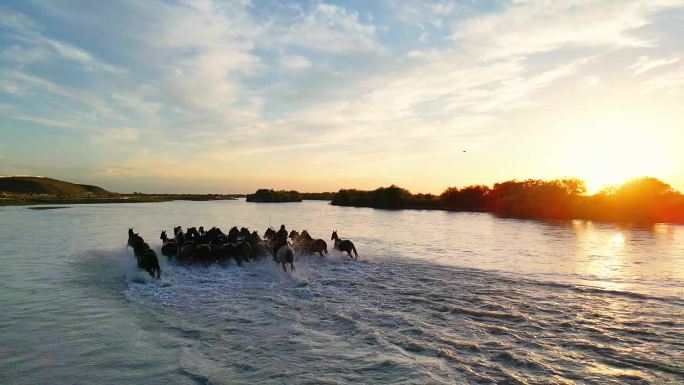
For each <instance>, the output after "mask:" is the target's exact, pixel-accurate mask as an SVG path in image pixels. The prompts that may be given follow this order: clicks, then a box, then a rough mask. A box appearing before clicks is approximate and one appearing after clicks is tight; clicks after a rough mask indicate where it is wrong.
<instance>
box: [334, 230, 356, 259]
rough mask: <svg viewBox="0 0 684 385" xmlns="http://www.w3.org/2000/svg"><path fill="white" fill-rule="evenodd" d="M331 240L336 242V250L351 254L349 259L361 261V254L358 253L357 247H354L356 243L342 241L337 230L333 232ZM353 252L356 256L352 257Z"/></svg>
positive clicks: (346, 240)
mask: <svg viewBox="0 0 684 385" xmlns="http://www.w3.org/2000/svg"><path fill="white" fill-rule="evenodd" d="M330 239H331V240H334V241H335V245H334V246H333V247H334V248H335V249H337V250H339V251H344V252H346V253H347V254H349V257H351V258H352V259H354V260H357V259H359V253H357V252H356V247H354V243H352V241H350V240H348V239H340V237H338V236H337V230H334V231H333V232H332V235H331V236H330ZM352 251H353V252H354V255H352V253H351V252H352Z"/></svg>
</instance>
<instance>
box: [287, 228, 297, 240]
mask: <svg viewBox="0 0 684 385" xmlns="http://www.w3.org/2000/svg"><path fill="white" fill-rule="evenodd" d="M298 236H299V233H298V232H297V231H295V230H292V231H290V235H288V238H290V239H292V240H294V239H295V238H297V237H298Z"/></svg>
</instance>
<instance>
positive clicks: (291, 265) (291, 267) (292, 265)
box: [290, 261, 295, 271]
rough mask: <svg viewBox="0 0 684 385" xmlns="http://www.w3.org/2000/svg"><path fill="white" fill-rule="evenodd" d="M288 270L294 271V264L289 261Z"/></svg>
mask: <svg viewBox="0 0 684 385" xmlns="http://www.w3.org/2000/svg"><path fill="white" fill-rule="evenodd" d="M290 269H291V271H295V267H294V263H292V261H290Z"/></svg>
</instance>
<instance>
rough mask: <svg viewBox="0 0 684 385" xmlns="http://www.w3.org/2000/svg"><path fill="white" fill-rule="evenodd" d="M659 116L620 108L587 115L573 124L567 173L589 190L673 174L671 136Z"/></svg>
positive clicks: (594, 191)
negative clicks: (584, 183) (609, 111)
mask: <svg viewBox="0 0 684 385" xmlns="http://www.w3.org/2000/svg"><path fill="white" fill-rule="evenodd" d="M666 126H667V125H666V124H663V122H662V117H659V116H654V115H649V114H647V113H643V111H642V112H641V113H638V112H630V111H620V112H619V113H618V112H613V113H606V112H605V111H602V112H601V113H597V114H589V115H588V116H585V117H584V118H583V119H580V120H579V121H576V122H574V123H573V128H574V129H569V131H570V130H571V131H573V132H574V135H572V139H571V140H569V141H568V142H567V143H566V144H564V147H565V148H566V151H567V155H566V156H567V159H566V161H565V163H566V165H565V168H566V170H568V171H566V172H569V175H575V176H577V177H579V178H581V179H583V180H584V181H585V182H586V184H587V190H588V193H590V194H593V193H596V192H598V191H599V190H601V189H602V188H604V187H607V186H611V185H619V184H621V183H624V182H625V181H627V180H629V179H632V178H637V177H642V176H653V177H656V178H661V179H665V180H667V179H668V177H670V176H671V175H672V172H673V170H672V168H673V163H674V160H673V159H671V157H672V154H671V151H670V150H669V149H670V146H671V142H672V140H671V139H668V138H667V135H666V133H665V131H666V130H663V127H666Z"/></svg>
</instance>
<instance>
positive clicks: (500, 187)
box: [331, 177, 684, 223]
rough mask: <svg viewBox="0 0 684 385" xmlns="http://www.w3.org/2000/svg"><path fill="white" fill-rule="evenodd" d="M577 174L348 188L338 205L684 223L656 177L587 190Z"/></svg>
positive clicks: (678, 203) (678, 205)
mask: <svg viewBox="0 0 684 385" xmlns="http://www.w3.org/2000/svg"><path fill="white" fill-rule="evenodd" d="M586 193H587V189H586V185H585V183H584V181H582V180H580V179H576V178H566V179H554V180H535V179H528V180H523V181H518V180H510V181H506V182H503V183H496V184H494V185H493V186H492V187H489V186H485V185H472V186H467V187H463V188H458V187H449V188H447V189H446V190H444V191H443V192H442V193H441V194H440V195H434V194H413V193H411V192H410V191H409V190H407V189H405V188H401V187H399V186H396V185H392V186H389V187H380V188H377V189H375V190H371V191H363V190H356V189H343V190H340V191H338V192H337V193H336V194H335V195H334V196H333V197H332V201H331V204H333V205H338V206H356V207H373V208H381V209H441V210H452V211H476V212H491V213H493V214H496V215H498V216H502V217H515V218H531V219H588V220H597V221H615V222H636V223H658V222H670V223H684V195H683V194H681V193H680V192H678V191H676V190H675V189H673V188H672V187H671V186H670V185H668V184H667V183H664V182H662V181H660V180H658V179H656V178H651V177H644V178H637V179H633V180H630V181H628V182H626V183H624V184H622V185H620V186H613V187H609V188H605V189H603V190H601V191H600V192H598V193H596V194H594V195H587V194H586Z"/></svg>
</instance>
